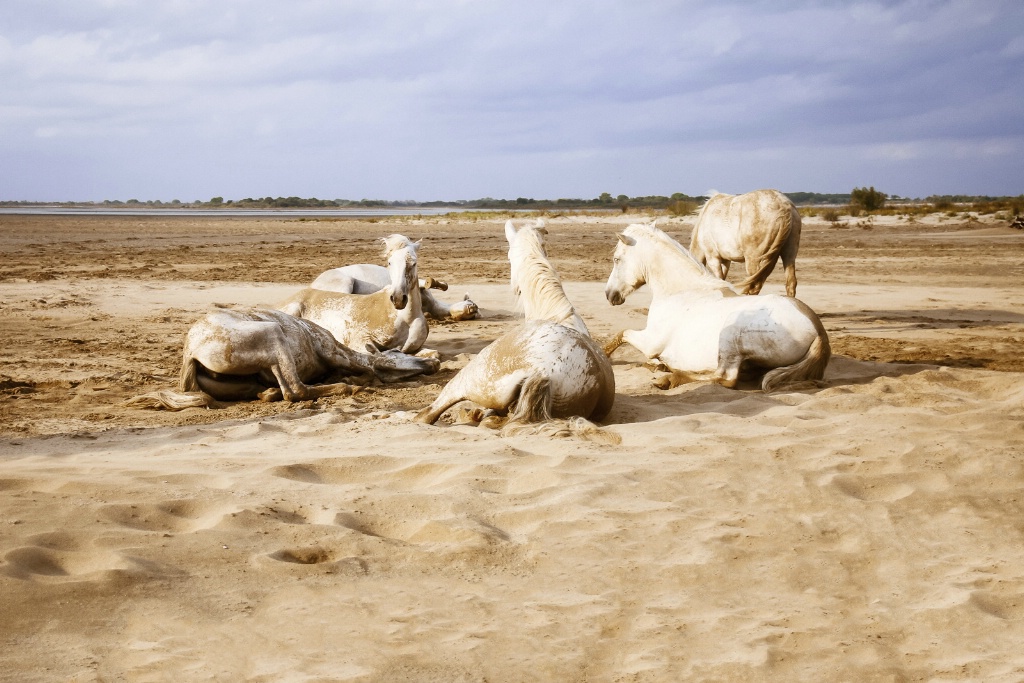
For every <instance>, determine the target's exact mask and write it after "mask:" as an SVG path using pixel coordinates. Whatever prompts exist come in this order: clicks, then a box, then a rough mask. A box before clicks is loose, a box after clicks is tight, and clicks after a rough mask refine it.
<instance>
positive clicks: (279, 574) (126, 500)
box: [0, 222, 1024, 681]
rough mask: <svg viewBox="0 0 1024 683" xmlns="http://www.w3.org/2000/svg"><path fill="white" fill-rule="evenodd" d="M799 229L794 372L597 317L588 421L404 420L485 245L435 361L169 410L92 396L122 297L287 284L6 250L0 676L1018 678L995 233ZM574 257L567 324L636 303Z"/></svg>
mask: <svg viewBox="0 0 1024 683" xmlns="http://www.w3.org/2000/svg"><path fill="white" fill-rule="evenodd" d="M402 227H403V226H387V227H385V228H383V229H384V230H386V231H387V232H394V231H401V230H399V229H398V228H402ZM404 227H405V229H408V227H409V226H404ZM498 227H499V228H500V226H498ZM569 227H570V226H569V225H568V224H567V223H558V222H555V223H554V225H553V226H552V227H551V232H552V234H553V236H554V235H556V234H557V233H558V232H559V230H560V229H564V230H568V229H569ZM391 228H395V229H391ZM428 228H429V229H432V230H433V229H437V228H438V226H426V228H424V229H425V230H426V229H428ZM613 228H614V226H612V229H611V230H612V231H613ZM381 229H382V228H381V226H379V225H375V226H368V227H367V230H378V231H380V230H381ZM473 229H479V228H478V227H474V228H473ZM879 230H881V228H876V232H877V231H879ZM607 234H610V233H607ZM607 234H606V235H605V237H607ZM827 239H837V240H839V241H840V242H839V243H840V244H842V243H843V242H842V240H845V239H847V238H846V236H845V235H843V236H838V237H837V236H834V235H833V233H831V232H828V231H827V229H826V228H821V233H820V234H818V233H815V232H814V231H813V229H812V230H811V231H810V232H809V234H808V235H807V236H806V237H805V241H806V243H807V246H806V247H805V251H806V252H807V253H808V256H807V259H806V261H807V263H806V265H805V268H804V273H802V275H801V284H800V296H801V298H802V299H804V300H805V301H807V302H808V303H809V304H811V305H812V306H813V307H814V308H815V309H816V310H818V311H819V312H821V313H822V314H823V320H824V321H825V323H826V326H827V327H828V329H829V331H830V334H831V335H832V338H833V343H834V345H835V346H836V348H837V349H839V352H838V353H837V355H836V356H835V357H834V358H833V361H832V363H831V365H830V367H829V369H828V372H827V375H826V379H825V381H824V382H823V383H821V385H820V386H810V387H800V388H798V389H795V390H783V391H780V392H777V393H773V394H763V393H761V392H760V391H757V390H753V389H743V390H739V391H734V390H728V389H724V388H722V387H719V386H715V385H708V384H703V383H695V384H690V385H684V386H682V387H679V388H677V389H673V390H670V391H667V392H662V391H658V390H656V389H654V388H653V387H652V386H651V384H650V376H651V373H650V371H649V370H648V369H647V368H645V367H644V366H643V364H642V362H641V360H642V359H641V358H640V357H639V356H638V355H637V354H636V353H635V352H631V351H629V350H628V349H622V350H620V351H619V352H617V353H616V354H615V356H614V361H615V371H616V380H617V385H618V390H617V392H618V393H617V397H616V404H615V407H614V409H613V412H612V414H611V415H610V416H609V418H608V420H607V424H608V428H609V429H610V430H612V431H614V432H615V433H616V434H618V435H619V436H621V439H622V442H621V444H619V445H614V446H612V445H602V444H596V443H591V442H586V441H581V440H576V439H551V438H547V437H538V436H513V437H502V436H500V435H499V434H498V433H497V432H495V431H492V430H488V429H483V428H476V427H470V426H465V425H457V424H450V423H446V424H444V425H441V426H435V427H431V426H424V425H419V424H414V423H411V422H409V419H408V418H409V416H410V414H411V412H410V411H413V410H416V409H418V408H419V407H422V406H423V405H425V404H426V403H427V402H429V400H430V399H431V398H432V397H433V396H434V395H435V394H436V392H437V391H438V390H439V388H440V385H441V383H443V381H445V380H446V378H447V377H450V376H451V374H453V373H454V371H455V370H456V369H457V368H458V367H460V366H461V365H462V364H464V363H465V361H466V359H468V358H469V357H470V356H471V355H472V354H474V353H476V352H477V351H479V349H480V348H481V347H482V345H483V344H485V343H486V341H487V339H488V338H493V336H495V335H496V334H497V333H499V332H500V331H501V330H502V329H505V328H506V327H507V326H509V325H513V324H516V313H515V310H514V305H513V302H512V299H511V294H510V293H509V291H508V287H507V285H506V284H505V282H504V281H503V280H501V279H500V277H498V274H499V271H500V263H501V261H500V259H501V257H502V256H503V254H502V253H501V252H500V251H495V252H494V253H491V254H489V255H488V258H492V260H493V262H494V263H495V264H496V265H495V266H494V268H495V270H494V272H495V277H493V278H492V279H493V280H494V281H493V282H487V281H485V280H486V278H480V279H477V280H473V281H469V282H465V283H459V284H458V286H457V287H461V285H463V284H464V285H465V289H466V290H467V291H470V292H471V294H472V295H473V297H474V298H475V299H476V300H477V301H478V302H479V303H480V304H481V305H482V307H483V310H484V313H485V316H484V317H483V318H482V319H481V320H478V321H471V322H467V323H459V324H441V325H436V326H435V327H434V328H433V329H432V332H431V338H430V340H429V341H428V346H433V347H434V348H437V349H439V350H440V351H441V353H442V357H443V359H444V360H445V363H446V369H445V370H443V371H442V373H440V374H439V375H438V376H435V377H432V378H424V379H423V380H421V381H417V382H408V383H403V384H401V385H399V386H397V387H378V388H376V389H375V390H373V391H370V392H367V393H366V394H357V395H356V396H353V397H337V398H331V399H323V400H321V401H317V402H307V403H303V404H297V405H290V406H289V405H281V404H278V405H273V406H269V407H268V406H262V405H259V404H257V405H254V406H250V407H241V406H236V407H232V408H229V409H225V410H221V411H207V410H199V409H193V410H190V411H185V413H188V415H186V414H182V415H179V416H169V415H167V414H162V413H148V412H146V413H140V412H139V411H128V410H122V409H121V408H119V407H118V401H119V400H120V399H121V398H123V397H124V396H125V395H128V394H130V393H131V392H132V391H135V392H141V391H142V390H144V389H145V388H146V387H152V386H158V385H161V384H163V385H166V384H167V383H168V382H169V377H170V376H171V375H173V374H174V373H175V372H176V370H177V368H176V367H175V366H174V363H175V362H176V359H175V353H180V342H179V341H178V340H177V338H174V339H165V338H163V337H161V338H159V339H157V338H156V337H155V335H156V334H157V332H155V331H154V330H172V329H175V328H182V331H183V326H187V322H186V321H188V320H190V319H194V317H197V316H196V313H197V312H198V311H201V310H204V307H206V306H209V305H212V304H213V303H215V302H224V301H230V302H232V303H245V304H249V303H259V302H261V301H269V300H275V299H276V298H277V297H278V296H279V295H280V294H282V293H287V292H289V291H291V288H292V287H293V286H294V284H293V283H290V282H285V281H264V282H253V283H251V284H249V283H242V284H238V283H234V282H224V281H217V280H213V279H211V280H195V279H181V280H173V279H167V278H166V276H163V277H156V278H141V279H133V278H129V277H122V276H118V277H112V278H101V277H90V278H85V279H82V280H80V281H78V280H75V281H72V280H69V279H67V278H57V279H53V280H38V281H32V280H31V279H30V278H25V277H22V279H23V280H25V281H22V282H17V281H14V280H16V279H17V278H13V277H11V278H9V279H8V280H7V281H4V282H3V283H2V287H3V290H2V291H3V292H4V309H3V310H2V311H0V314H2V316H3V319H4V320H5V321H6V322H8V323H10V328H9V329H11V330H12V339H14V340H16V341H17V345H16V346H15V345H14V344H15V342H9V344H10V345H8V348H6V349H5V350H4V354H5V358H4V366H3V370H2V373H0V374H3V375H4V377H5V378H6V379H4V380H3V381H4V382H5V384H4V389H3V391H4V393H3V394H2V401H0V408H2V410H3V411H4V412H3V414H4V415H5V420H6V426H5V428H4V431H3V434H2V435H0V511H2V515H0V613H2V614H3V619H2V620H0V624H2V626H0V680H11V681H53V680H61V681H64V680H70V681H111V680H126V681H165V680H167V681H203V680H210V681H237V680H248V681H396V680H409V681H435V680H436V681H484V680H487V681H524V680H539V681H551V680H557V681H679V680H709V681H710V680H715V681H751V680H778V681H794V680H857V681H860V680H977V681H982V680H984V681H1017V680H1021V678H1022V677H1024V650H1022V649H1021V647H1020V643H1021V642H1022V638H1024V543H1022V540H1024V539H1022V523H1021V520H1022V519H1024V494H1022V491H1024V488H1022V484H1024V421H1022V417H1024V381H1022V378H1024V376H1022V375H1021V373H1020V372H1018V371H1012V370H1011V371H998V370H991V369H985V368H984V367H983V366H984V365H985V363H990V364H991V365H994V366H998V367H1008V366H1012V364H1013V363H1014V362H1015V360H1014V358H1013V356H1014V354H1016V353H1018V351H1017V350H1016V347H1018V346H1019V342H1020V339H1021V331H1022V323H1024V286H1021V285H1019V284H1018V281H1019V277H1018V275H1019V266H1016V267H1015V266H1012V265H1010V266H1005V267H1000V268H997V269H995V270H993V269H992V268H991V262H990V261H987V260H986V259H987V256H986V255H985V254H984V253H981V254H979V253H977V252H975V251H972V250H970V249H965V250H963V251H962V252H960V253H959V254H956V255H954V256H952V258H953V259H956V258H960V259H961V260H963V259H974V261H972V262H973V263H975V264H976V265H975V266H971V267H967V266H964V265H963V264H961V267H962V268H963V270H962V271H961V272H960V274H959V275H958V276H957V279H958V281H957V282H943V283H942V286H935V285H934V284H932V285H929V284H928V283H927V282H926V281H925V278H926V277H929V275H928V273H927V271H929V270H931V269H933V268H939V264H937V263H936V262H933V261H929V257H928V256H927V254H924V253H919V254H917V255H916V256H915V258H914V259H912V262H911V261H908V262H907V263H902V264H898V266H897V265H896V264H889V265H890V266H891V277H890V278H887V279H884V280H882V279H880V278H879V277H878V276H877V273H875V272H874V269H875V268H876V267H878V263H877V262H872V261H870V260H867V259H866V260H865V261H864V262H863V263H857V262H856V261H857V258H853V259H850V260H851V261H854V263H851V264H848V265H846V266H844V264H843V263H842V261H843V260H845V259H846V258H847V257H846V256H845V255H841V256H835V255H829V254H828V253H826V251H825V250H823V249H820V250H818V251H816V250H815V249H814V248H813V247H811V245H812V244H814V243H815V240H817V241H818V242H817V243H818V244H819V245H821V243H822V242H824V241H825V240H827ZM907 239H908V240H910V239H911V238H910V237H908V238H907ZM912 239H919V238H917V237H914V238H912ZM948 239H952V238H948V237H942V240H943V241H944V242H943V243H944V244H948ZM995 239H998V240H1005V239H1008V238H1007V233H1005V232H998V231H997V234H996V235H995ZM833 246H835V245H833ZM998 248H999V249H1002V250H1004V251H1007V250H1014V249H1015V250H1017V251H1015V252H1013V251H1010V253H1008V258H1010V257H1012V254H1013V253H1016V254H1018V255H1019V253H1020V252H1019V249H1020V248H1019V247H1017V246H1011V247H1006V246H1005V243H1004V245H1003V246H1001V247H998ZM986 249H987V247H986ZM553 251H554V250H553ZM838 251H840V250H837V249H834V250H833V252H838ZM939 251H941V252H942V253H941V254H940V255H939V256H937V257H936V258H941V259H947V258H950V254H949V253H948V250H947V249H945V247H944V248H943V249H941V250H939ZM608 252H609V253H610V244H609V245H608ZM595 258H596V257H595ZM25 260H29V259H28V257H25ZM563 263H565V264H566V265H565V270H567V271H569V272H576V271H574V270H573V269H574V268H575V267H576V266H573V265H572V263H573V261H572V259H569V258H567V259H566V260H565V261H563ZM1018 263H1019V261H1018ZM799 265H800V262H799V261H798V266H799ZM11 267H15V266H11ZM601 267H602V268H603V267H604V266H603V265H602V266H601ZM1014 268H1016V270H1014ZM922 271H924V272H922ZM827 272H835V273H836V277H834V278H832V280H829V279H827V278H825V277H823V274H824V273H827ZM190 277H191V276H190ZM446 277H448V275H446ZM780 280H781V278H780V276H779V274H776V275H775V276H773V278H772V279H770V280H769V282H770V283H771V284H772V286H774V287H778V288H781V283H780ZM602 286H603V285H602V283H600V282H598V281H596V279H593V278H587V279H584V278H579V279H576V280H572V281H569V282H567V286H566V289H567V292H568V294H569V296H570V298H572V299H573V301H574V302H576V304H577V308H578V309H579V310H581V311H582V312H583V313H584V317H585V319H586V321H587V324H588V325H589V326H590V328H591V330H592V331H593V332H594V334H595V335H598V336H602V335H608V334H611V333H612V332H614V331H616V330H617V329H621V327H623V326H634V327H639V326H641V325H642V323H643V309H644V306H645V305H646V303H645V300H644V298H643V297H644V294H643V293H642V292H641V293H639V294H638V295H637V297H638V298H637V299H636V300H634V299H630V301H629V303H628V304H627V305H625V306H621V307H616V308H612V307H610V306H608V305H607V303H605V302H604V300H603V294H602ZM453 291H455V290H453ZM459 291H461V289H460V290H459ZM62 301H67V302H69V303H67V304H66V305H61V304H60V302H62ZM79 309H81V310H79ZM92 318H97V320H92ZM164 318H166V319H167V320H166V322H162V319H164ZM32 324H35V325H36V328H37V329H38V330H39V331H38V332H36V335H37V336H35V337H33V336H32V335H31V334H30V332H31V327H32ZM76 324H80V326H79V327H75V325H76ZM46 325H52V326H54V327H52V328H46ZM147 325H152V329H149V330H148V331H147ZM47 329H49V332H47V331H46V330H47ZM99 329H106V330H108V332H107V333H106V335H100V334H98V333H97V332H96V331H97V330H99ZM124 330H137V331H136V332H132V333H128V334H126V333H125V332H124ZM119 334H120V335H121V336H124V337H131V338H132V339H134V340H135V341H133V342H131V343H129V342H128V341H122V342H118V341H117V337H118V335H119ZM76 335H77V336H76ZM147 335H154V337H153V341H147ZM71 338H77V339H80V341H79V342H69V341H67V340H68V339H71ZM31 339H35V340H36V341H34V342H30V341H29V340H31ZM102 341H106V342H107V343H106V344H101V343H100V342H102ZM119 344H120V345H119ZM132 344H134V345H132ZM176 345H177V346H176ZM79 346H84V347H86V349H87V351H86V352H83V353H82V354H81V355H71V354H64V352H63V351H62V350H63V349H75V348H76V347H79ZM164 347H169V348H167V349H166V350H164ZM47 349H49V351H48V350H47ZM154 349H155V350H156V353H155V354H153V355H151V356H147V350H154ZM908 349H917V350H916V351H915V350H908ZM967 349H973V350H974V352H973V354H974V355H972V356H969V357H968V356H966V355H963V354H965V353H966V350H967ZM1001 349H1002V351H1001ZM72 353H73V352H72ZM915 353H916V354H918V355H917V358H918V359H919V360H920V361H927V362H899V363H896V362H886V360H884V359H871V358H870V356H872V355H876V356H882V357H884V356H885V355H886V354H890V356H900V354H902V355H903V357H898V358H894V357H890V358H889V360H903V361H908V360H913V359H914V354H915ZM1000 354H1005V357H1004V356H1003V355H1000ZM47 356H49V358H47ZM908 357H909V358H908ZM58 360H60V361H62V363H64V364H62V363H58V362H57V361H58ZM961 361H962V362H961ZM72 362H73V363H75V365H73V366H72V365H65V364H66V363H72ZM940 362H941V363H945V365H940V364H939V363H940ZM47 363H48V364H47ZM970 365H976V366H979V367H969V366H970ZM118 373H123V375H118ZM69 377H74V379H75V382H77V384H75V385H74V386H64V385H70V384H71V382H70V381H69ZM48 382H49V383H48ZM61 382H63V383H64V385H62V384H61ZM246 411H249V412H246Z"/></svg>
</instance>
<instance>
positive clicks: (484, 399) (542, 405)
mask: <svg viewBox="0 0 1024 683" xmlns="http://www.w3.org/2000/svg"><path fill="white" fill-rule="evenodd" d="M546 232H547V231H546V230H545V229H544V224H543V221H538V223H537V225H536V226H534V227H524V228H522V229H520V230H516V228H515V226H514V225H513V223H512V221H508V222H507V223H506V224H505V237H506V238H507V239H508V243H509V251H508V257H509V262H510V265H511V285H512V291H513V292H514V293H515V294H516V297H517V299H518V301H519V303H520V304H521V305H522V307H523V312H524V314H525V318H526V320H525V321H524V323H523V325H522V326H521V327H519V328H518V329H515V330H512V331H510V332H507V333H505V334H504V335H502V336H501V337H499V338H498V339H496V340H495V341H494V342H492V343H491V344H490V345H489V346H487V347H486V348H484V349H483V350H482V351H481V352H480V353H479V354H477V356H476V357H474V358H473V359H472V360H471V361H470V362H469V363H468V364H467V365H466V366H465V367H464V368H462V370H460V371H459V374H457V375H456V376H455V377H453V378H452V380H451V381H450V382H448V384H447V385H445V387H444V389H442V390H441V393H440V395H439V396H438V397H437V399H436V400H434V402H433V403H432V404H430V406H428V407H426V408H424V409H423V410H421V411H420V412H419V414H417V415H416V417H415V420H416V421H418V422H424V423H427V424H433V423H434V422H436V421H437V419H438V418H439V417H440V416H441V415H442V414H443V413H444V412H445V411H446V410H447V409H448V408H450V407H451V406H453V405H455V404H456V403H459V402H460V401H466V400H468V401H471V402H473V403H475V404H476V405H478V406H481V407H482V408H484V409H487V410H490V411H494V412H496V413H498V414H504V413H506V412H507V414H508V418H509V419H508V424H507V425H506V429H509V428H510V427H511V428H512V429H516V428H517V427H522V425H525V424H528V423H552V422H554V421H556V420H558V419H564V418H570V417H572V418H576V419H573V420H568V421H566V422H565V429H566V430H567V431H569V432H571V433H577V434H580V435H584V436H588V435H596V433H598V432H599V430H597V428H595V427H594V426H593V425H592V424H590V423H589V422H587V420H588V419H589V420H601V419H603V418H604V417H605V416H606V415H607V414H608V412H609V411H610V410H611V408H612V402H613V401H614V399H615V376H614V374H613V373H612V365H611V362H610V361H609V360H608V357H607V356H605V354H604V352H603V351H602V350H601V348H600V347H599V346H598V345H597V344H596V343H595V342H594V340H593V339H591V338H590V334H589V333H588V332H587V327H586V325H585V324H584V323H583V320H582V319H581V318H580V317H579V316H578V315H577V314H576V311H575V309H574V308H573V306H572V303H570V301H569V299H568V298H567V297H566V296H565V292H564V291H563V289H562V284H561V282H560V281H559V278H558V273H557V272H556V271H555V269H554V267H553V266H552V265H551V263H550V262H549V261H548V258H547V253H546V252H545V250H544V235H545V234H546ZM578 418H585V419H582V420H581V419H578ZM604 436H605V437H609V435H604ZM610 438H614V437H610Z"/></svg>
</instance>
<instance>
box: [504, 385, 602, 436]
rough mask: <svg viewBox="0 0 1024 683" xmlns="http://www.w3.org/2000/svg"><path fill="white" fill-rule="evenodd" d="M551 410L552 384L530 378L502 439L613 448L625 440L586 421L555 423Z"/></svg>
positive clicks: (521, 389)
mask: <svg viewBox="0 0 1024 683" xmlns="http://www.w3.org/2000/svg"><path fill="white" fill-rule="evenodd" d="M552 407H553V400H552V396H551V380H550V379H549V378H548V377H546V376H544V375H540V374H534V375H530V376H529V377H527V378H526V380H524V381H523V384H522V387H521V388H520V389H519V398H518V399H517V400H516V402H515V404H514V405H513V406H512V408H511V409H510V410H509V414H508V422H506V423H505V426H504V427H503V428H502V429H501V434H502V436H515V435H519V434H542V435H545V436H549V437H553V438H568V437H576V438H581V439H584V440H587V441H595V442H598V443H605V444H612V445H615V444H619V443H621V442H622V437H620V436H619V435H618V434H616V433H615V432H612V431H609V430H607V429H603V428H601V427H599V426H597V425H596V424H594V423H593V422H591V421H590V420H588V419H586V418H584V417H580V416H573V417H570V418H567V419H556V418H554V417H552V412H553V410H552Z"/></svg>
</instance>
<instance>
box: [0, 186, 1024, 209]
mask: <svg viewBox="0 0 1024 683" xmlns="http://www.w3.org/2000/svg"><path fill="white" fill-rule="evenodd" d="M785 194H786V196H788V197H789V198H790V200H792V201H793V203H794V204H797V205H798V206H805V207H815V206H849V207H855V208H856V209H858V210H862V211H867V212H871V211H877V210H881V209H882V208H883V207H886V205H887V204H889V205H890V206H891V205H894V204H895V205H905V204H927V205H930V206H931V207H934V208H935V209H939V210H945V209H948V208H950V207H953V206H956V205H982V204H993V203H1000V202H1001V203H1007V202H1012V203H1013V205H1014V208H1016V207H1017V206H1019V205H1020V203H1021V202H1022V201H1024V195H1019V196H1017V197H1006V196H1003V197H993V196H987V195H931V196H929V197H927V198H925V199H923V200H922V199H910V198H907V197H900V196H899V195H887V194H885V193H884V192H880V191H878V190H876V189H875V188H874V187H873V186H872V187H863V188H861V187H857V188H854V189H853V191H852V192H849V193H821V192H787V193H785ZM705 200H707V197H705V196H699V195H698V196H690V195H687V194H684V193H682V192H676V193H675V194H672V195H669V196H663V195H645V196H637V197H630V196H627V195H624V194H619V195H612V194H611V193H610V192H602V193H601V194H600V195H599V196H598V197H595V198H593V199H580V198H560V199H534V198H532V197H517V198H516V199H495V198H493V197H483V198H481V199H469V200H456V201H443V200H435V201H426V202H420V201H414V200H402V201H394V200H385V199H358V200H354V199H317V198H316V197H310V198H303V197H294V196H293V197H261V198H253V197H246V198H245V199H238V200H231V199H224V198H223V197H212V198H210V199H209V200H206V201H204V200H201V199H197V200H195V201H191V202H182V201H181V200H178V199H173V200H171V201H169V202H164V201H160V200H147V201H140V200H138V199H129V200H127V201H121V200H118V199H105V200H103V201H102V202H31V201H9V200H8V201H4V200H0V206H5V207H19V206H41V205H42V206H62V207H104V208H118V207H124V208H148V207H152V208H203V209H208V208H223V209H231V208H237V209H335V208H336V209H346V208H351V209H357V208H388V207H391V208H410V209H415V208H417V207H423V208H446V207H452V208H461V209H480V210H512V209H532V210H537V211H551V210H573V209H582V210H586V209H591V210H593V209H606V210H621V211H628V210H633V209H651V210H661V211H666V212H668V213H670V214H674V215H686V214H689V213H693V212H694V211H696V210H697V208H699V207H700V205H701V204H702V203H703V202H704V201H705ZM1016 214H1017V211H1015V212H1014V215H1016Z"/></svg>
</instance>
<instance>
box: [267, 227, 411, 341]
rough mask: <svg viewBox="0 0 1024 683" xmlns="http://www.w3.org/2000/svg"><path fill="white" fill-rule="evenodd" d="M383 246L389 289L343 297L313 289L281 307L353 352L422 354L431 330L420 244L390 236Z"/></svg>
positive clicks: (387, 287)
mask: <svg viewBox="0 0 1024 683" xmlns="http://www.w3.org/2000/svg"><path fill="white" fill-rule="evenodd" d="M381 242H383V244H384V258H385V260H386V261H387V264H388V265H387V273H388V278H389V279H388V284H387V286H386V287H384V288H383V289H381V290H379V291H376V292H374V293H373V294H343V293H339V292H329V291H325V290H322V289H313V288H311V287H307V288H305V289H303V290H302V291H300V292H299V293H297V294H295V295H294V296H292V297H291V298H289V299H288V300H287V301H285V302H284V303H283V304H281V305H279V306H278V307H277V308H278V309H279V310H281V311H284V312H285V313H289V314H291V315H294V316H297V317H299V318H304V319H306V320H312V321H313V322H315V323H316V324H318V325H321V326H323V327H325V328H327V329H328V330H330V332H331V334H333V335H334V337H335V338H336V339H337V340H338V341H339V342H341V343H342V344H344V345H345V346H347V347H349V348H352V349H359V350H369V351H376V350H384V349H398V350H399V351H402V352H403V353H416V352H418V351H419V350H420V349H422V348H423V343H424V342H425V341H426V340H427V334H428V333H429V331H430V328H429V326H428V325H427V319H426V317H425V316H424V315H423V307H422V299H421V298H420V287H419V277H418V276H417V274H416V258H417V252H418V250H419V246H420V243H419V242H413V241H412V240H410V239H409V238H408V237H405V236H404V235H390V236H388V237H385V238H383V239H382V240H381Z"/></svg>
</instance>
